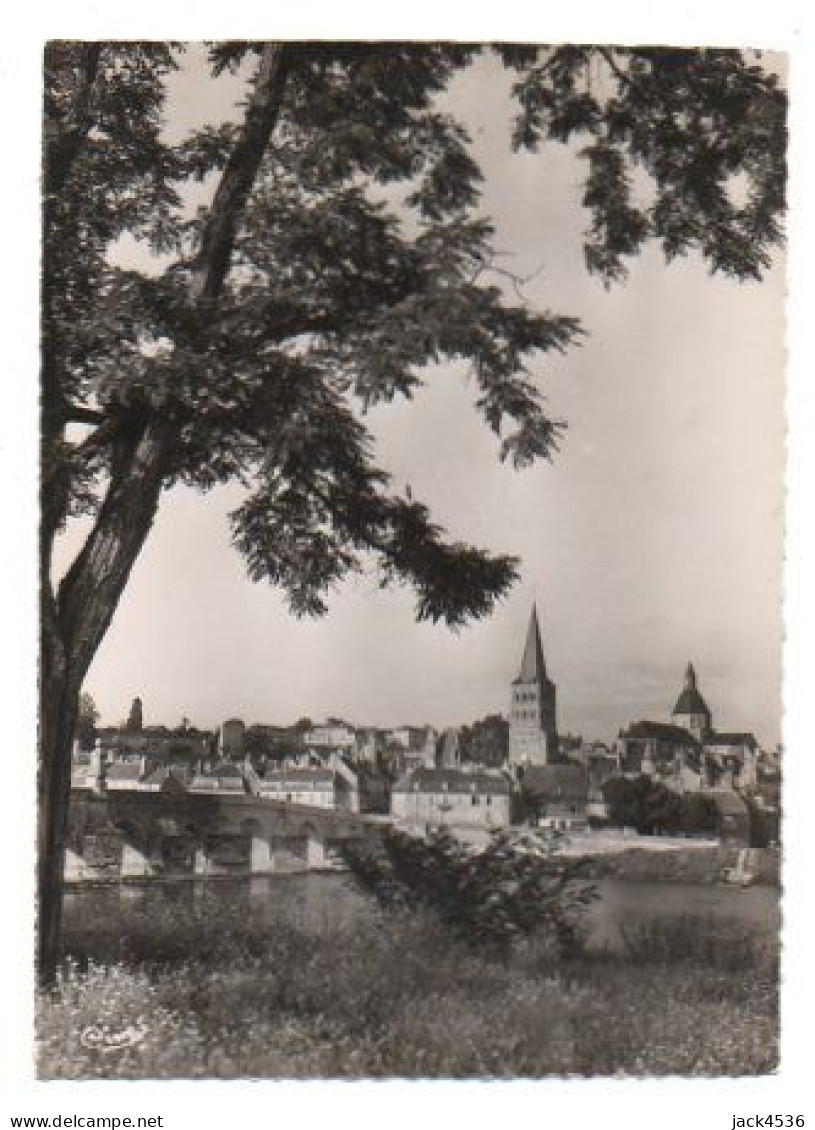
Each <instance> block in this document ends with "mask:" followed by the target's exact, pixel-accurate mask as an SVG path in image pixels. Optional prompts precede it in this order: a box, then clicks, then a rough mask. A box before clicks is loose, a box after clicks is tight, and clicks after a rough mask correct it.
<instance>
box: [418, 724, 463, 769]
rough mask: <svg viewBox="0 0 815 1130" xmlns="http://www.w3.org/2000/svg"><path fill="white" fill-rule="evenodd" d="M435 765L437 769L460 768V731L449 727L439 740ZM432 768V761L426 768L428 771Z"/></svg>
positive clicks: (454, 727) (455, 727)
mask: <svg viewBox="0 0 815 1130" xmlns="http://www.w3.org/2000/svg"><path fill="white" fill-rule="evenodd" d="M435 765H436V766H438V768H439V769H458V768H459V767H460V766H461V731H460V730H459V728H458V727H457V726H449V727H448V728H447V729H446V730H445V731H444V733H443V734H442V735H441V737H440V738H439V741H438V745H437V753H436V760H435ZM433 767H434V763H433V762H432V761H431V763H430V764H429V765H428V766H426V768H428V769H432V768H433Z"/></svg>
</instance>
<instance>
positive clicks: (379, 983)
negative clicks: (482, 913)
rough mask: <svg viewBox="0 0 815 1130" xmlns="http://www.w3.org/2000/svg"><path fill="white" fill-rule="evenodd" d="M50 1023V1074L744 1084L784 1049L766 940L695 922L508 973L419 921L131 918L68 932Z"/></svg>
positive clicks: (243, 915)
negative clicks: (609, 1078) (726, 1080)
mask: <svg viewBox="0 0 815 1130" xmlns="http://www.w3.org/2000/svg"><path fill="white" fill-rule="evenodd" d="M38 1012H39V1016H38V1039H39V1070H40V1074H41V1075H42V1076H44V1077H48V1078H52V1077H68V1078H100V1077H104V1078H110V1077H126V1078H179V1077H186V1078H190V1077H191V1078H206V1077H253V1076H254V1077H315V1076H322V1077H382V1076H400V1077H428V1078H433V1077H436V1078H438V1077H453V1078H456V1077H458V1078H461V1077H471V1076H482V1077H483V1076H487V1077H515V1076H525V1077H540V1076H546V1075H566V1074H577V1075H612V1074H636V1075H649V1074H652V1075H664V1074H682V1075H746V1074H762V1073H766V1072H769V1071H771V1070H773V1068H774V1066H775V1063H776V1054H777V1053H776V1037H777V1016H776V994H775V952H774V943H773V939H771V938H770V937H762V936H759V934H758V932H757V931H754V932H753V935H752V936H751V938H750V939H748V940H747V941H745V927H744V924H743V923H735V922H728V921H727V920H724V919H716V920H712V919H710V918H707V917H704V918H695V917H691V916H684V917H681V918H677V919H674V920H672V921H670V922H667V921H666V920H663V921H661V922H660V921H658V920H649V919H642V920H641V921H638V922H637V923H629V925H628V927H627V928H626V931H625V946H624V948H623V949H622V950H621V951H619V952H614V953H612V952H594V953H592V952H584V953H583V954H581V955H577V956H574V955H573V956H571V957H570V958H568V959H567V958H564V957H563V955H562V954H559V953H558V950H557V948H556V947H554V946H553V945H552V943H551V940H549V939H546V938H532V939H529V940H527V941H526V942H524V943H523V944H521V945H519V946H517V947H516V948H515V949H514V951H513V952H512V954H510V955H509V956H506V955H505V956H504V957H502V959H501V960H497V959H495V958H494V957H490V956H486V955H484V954H478V953H476V952H473V949H472V948H471V947H469V946H467V945H466V944H464V943H462V942H460V941H458V940H457V939H455V938H453V937H451V935H450V932H449V931H448V930H446V929H445V928H444V927H443V926H442V925H441V924H440V923H439V922H438V921H437V920H434V919H433V918H431V917H430V916H428V915H425V914H422V913H417V912H415V911H414V912H412V913H411V914H409V915H407V914H389V915H383V914H381V913H379V912H377V911H375V910H374V909H372V908H363V910H361V911H360V912H359V913H356V914H354V915H352V916H348V917H347V918H346V919H345V920H343V921H340V922H337V921H336V920H335V919H334V918H325V919H321V918H320V916H319V915H318V916H314V915H309V916H305V915H301V914H298V913H297V911H296V909H294V908H288V910H286V911H285V912H281V913H279V914H278V915H277V916H276V918H274V919H273V920H270V919H269V918H268V917H265V916H261V915H260V914H253V913H252V912H251V911H249V910H248V908H247V907H246V906H245V905H243V904H241V905H239V906H235V907H229V906H225V905H224V904H223V902H219V903H218V904H217V905H216V904H214V903H210V902H209V901H208V900H204V901H203V902H201V903H199V904H198V905H197V906H196V907H194V908H190V907H182V906H179V905H175V906H174V905H172V904H167V905H165V906H164V908H163V909H162V910H161V911H157V910H156V909H155V908H150V910H149V911H148V910H141V909H138V908H135V907H134V908H127V909H123V910H122V911H121V913H120V914H119V915H114V914H111V915H109V916H107V918H106V919H105V921H104V922H103V923H94V924H93V925H88V924H85V925H81V924H80V923H78V922H76V923H74V924H73V925H72V928H71V934H70V936H69V937H68V939H67V945H66V960H65V963H64V966H63V972H62V975H61V979H60V982H59V984H58V986H57V988H56V990H55V991H53V992H52V993H51V994H49V995H47V996H44V997H43V998H41V999H40V1001H39V1008H38ZM123 1033H124V1036H123V1035H122V1034H123ZM128 1039H130V1041H131V1046H121V1045H122V1043H123V1042H126V1041H127V1040H128Z"/></svg>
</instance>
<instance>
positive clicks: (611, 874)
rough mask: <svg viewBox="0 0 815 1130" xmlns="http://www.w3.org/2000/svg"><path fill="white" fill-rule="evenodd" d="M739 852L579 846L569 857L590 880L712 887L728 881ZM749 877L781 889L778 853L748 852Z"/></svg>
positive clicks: (713, 847)
mask: <svg viewBox="0 0 815 1130" xmlns="http://www.w3.org/2000/svg"><path fill="white" fill-rule="evenodd" d="M740 851H741V849H740V848H738V847H735V846H730V845H721V844H717V845H706V846H704V847H701V846H693V847H687V846H671V847H668V848H664V849H662V850H659V849H657V850H654V849H653V848H651V849H649V848H648V847H644V846H642V845H641V844H640V843H637V845H636V846H633V845H632V846H630V847H620V848H619V849H618V850H616V851H604V852H593V851H592V850H591V846H590V844H585V845H582V844H581V845H575V847H574V848H573V849H572V851H571V852H570V854H574V855H575V856H576V857H577V858H580V859H583V860H585V861H586V863H585V867H586V875H587V876H588V877H589V878H592V879H626V880H629V881H632V882H675V883H698V884H704V885H713V884H717V883H724V882H726V881H727V880H726V876H727V873H728V872H729V871H732V870H734V869H735V868H736V867H737V864H738V860H739V852H740ZM748 874H749V878H750V882H752V883H755V884H756V885H759V886H770V887H780V886H781V852H780V849H779V848H753V849H751V853H750V863H749V872H748Z"/></svg>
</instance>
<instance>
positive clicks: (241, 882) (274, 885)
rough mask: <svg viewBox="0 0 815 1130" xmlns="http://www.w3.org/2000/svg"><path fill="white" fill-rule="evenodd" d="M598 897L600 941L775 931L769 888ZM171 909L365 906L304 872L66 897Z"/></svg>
mask: <svg viewBox="0 0 815 1130" xmlns="http://www.w3.org/2000/svg"><path fill="white" fill-rule="evenodd" d="M595 885H596V886H597V888H598V891H599V894H600V898H599V900H598V901H597V902H596V903H595V904H593V905H592V906H591V908H590V910H589V918H588V925H589V930H590V935H591V937H592V940H593V941H595V942H596V943H598V944H608V943H611V944H614V943H615V942H616V941H619V927H620V925H621V924H623V923H624V922H626V921H630V920H631V918H633V917H643V916H646V917H655V916H662V915H677V914H692V915H706V916H707V915H714V916H718V917H722V918H731V919H736V920H737V921H742V922H744V924H745V926H748V925H751V926H761V927H763V928H764V929H767V930H775V931H777V930H778V929H779V928H780V908H779V892H778V890H777V889H775V888H773V887H748V888H734V887H724V886H719V885H716V886H713V885H711V886H703V885H700V884H691V883H673V882H670V883H669V882H663V883H655V882H654V883H652V882H632V881H626V880H620V879H606V880H602V881H600V882H598V883H597V884H595ZM168 906H172V907H173V908H178V907H179V906H181V907H184V906H186V907H188V908H189V909H190V911H191V912H193V913H206V910H207V908H210V909H212V910H213V911H217V910H223V909H229V910H230V912H232V913H235V914H240V913H242V912H243V911H244V910H245V911H249V910H251V912H252V913H253V914H256V915H258V914H259V915H260V916H261V917H268V918H269V919H270V920H274V919H275V918H277V917H279V916H281V915H283V914H285V917H286V919H287V920H288V921H300V922H302V924H303V925H308V926H311V927H314V926H324V927H325V928H327V929H332V928H334V929H339V928H341V927H343V926H346V925H349V924H350V923H351V922H353V920H354V919H355V918H357V917H358V916H359V915H360V914H366V913H369V909H370V904H369V903H368V902H367V901H366V900H365V899H364V898H363V896H362V895H360V894H359V893H358V892H357V891H355V890H354V889H353V888H352V886H351V884H350V881H349V880H348V878H347V877H346V876H344V875H337V874H322V873H319V872H309V873H306V874H298V875H254V876H251V877H249V876H243V877H231V876H230V877H226V878H219V879H197V880H178V881H167V882H145V883H130V884H129V883H121V884H110V885H104V886H94V887H84V888H79V887H74V888H73V889H71V890H70V891H69V892H68V894H67V898H66V907H65V912H66V918H67V919H68V920H69V921H70V920H71V919H72V918H76V919H79V920H84V921H85V922H87V921H89V920H90V921H94V920H96V921H100V920H104V919H108V920H110V919H115V918H116V917H117V916H118V912H119V911H120V910H121V911H125V910H126V908H137V909H139V910H142V911H144V912H146V913H151V912H153V911H155V912H156V914H157V916H158V915H160V913H161V910H162V909H165V908H167V907H168Z"/></svg>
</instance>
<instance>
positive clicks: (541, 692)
mask: <svg viewBox="0 0 815 1130" xmlns="http://www.w3.org/2000/svg"><path fill="white" fill-rule="evenodd" d="M556 700H557V691H556V688H555V684H554V683H553V682H552V681H551V679H550V678H549V677H548V675H547V673H546V663H545V662H544V658H543V645H542V644H541V636H540V627H539V625H538V613H537V609H536V608H535V607H534V606H533V608H532V615H531V617H530V621H529V629H528V631H527V636H526V644H525V646H524V651H523V656H522V658H521V667H520V671H519V672H518V677H517V678H516V679H515V680H513V683H512V697H511V704H510V714H509V763H510V765H546V764H547V762H550V761H556V760H557V757H558V738H557V701H556Z"/></svg>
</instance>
